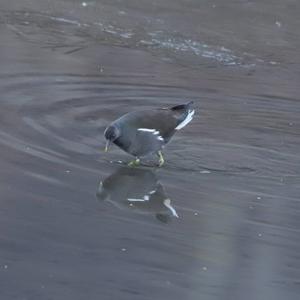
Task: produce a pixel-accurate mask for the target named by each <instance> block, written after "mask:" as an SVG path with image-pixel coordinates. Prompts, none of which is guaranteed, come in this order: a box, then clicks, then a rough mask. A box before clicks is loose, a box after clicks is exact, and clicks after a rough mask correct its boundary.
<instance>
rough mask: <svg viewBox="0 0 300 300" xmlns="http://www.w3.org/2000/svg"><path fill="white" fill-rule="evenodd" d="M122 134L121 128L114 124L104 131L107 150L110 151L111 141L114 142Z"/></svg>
mask: <svg viewBox="0 0 300 300" xmlns="http://www.w3.org/2000/svg"><path fill="white" fill-rule="evenodd" d="M120 135H121V132H120V129H119V128H117V127H116V126H114V125H110V126H108V127H107V128H106V129H105V131H104V137H105V138H106V146H105V152H107V151H108V148H109V145H110V143H112V142H114V141H115V140H116V139H117V138H118V137H119V136H120Z"/></svg>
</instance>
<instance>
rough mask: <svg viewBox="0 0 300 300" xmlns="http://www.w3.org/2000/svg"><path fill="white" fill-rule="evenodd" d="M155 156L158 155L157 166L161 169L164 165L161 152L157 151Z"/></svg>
mask: <svg viewBox="0 0 300 300" xmlns="http://www.w3.org/2000/svg"><path fill="white" fill-rule="evenodd" d="M157 155H158V166H159V167H161V166H162V165H163V164H164V163H165V160H164V157H163V155H162V153H161V151H158V152H157Z"/></svg>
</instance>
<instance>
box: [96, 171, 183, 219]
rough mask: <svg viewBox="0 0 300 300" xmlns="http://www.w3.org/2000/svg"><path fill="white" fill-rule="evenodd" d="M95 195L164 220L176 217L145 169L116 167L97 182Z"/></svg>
mask: <svg viewBox="0 0 300 300" xmlns="http://www.w3.org/2000/svg"><path fill="white" fill-rule="evenodd" d="M97 198H98V199H99V200H100V201H104V202H109V203H111V204H113V205H114V206H116V207H118V208H120V209H128V210H131V211H132V212H135V213H145V214H153V215H155V217H156V218H157V219H158V220H159V221H161V222H164V223H167V222H169V221H170V220H171V219H172V217H177V218H178V215H177V212H176V210H175V208H174V207H173V206H172V205H171V200H170V199H169V198H168V197H167V195H166V193H165V190H164V188H163V186H162V185H161V183H160V182H159V181H158V179H157V177H156V175H155V173H154V172H153V171H150V170H147V169H137V168H128V167H122V168H119V169H118V170H117V171H115V172H114V173H113V174H111V175H110V176H108V177H107V178H105V179H104V180H103V181H102V182H100V184H99V187H98V190H97Z"/></svg>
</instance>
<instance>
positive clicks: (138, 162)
mask: <svg viewBox="0 0 300 300" xmlns="http://www.w3.org/2000/svg"><path fill="white" fill-rule="evenodd" d="M139 164H140V159H139V158H138V157H136V158H135V159H134V160H133V161H131V162H129V163H128V166H129V167H136V166H138V165H139Z"/></svg>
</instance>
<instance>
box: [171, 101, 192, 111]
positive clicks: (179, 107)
mask: <svg viewBox="0 0 300 300" xmlns="http://www.w3.org/2000/svg"><path fill="white" fill-rule="evenodd" d="M193 103H194V101H190V102H188V103H186V104H180V105H176V106H173V107H171V108H170V109H171V110H173V111H180V110H182V111H185V110H188V109H189V108H190V106H191V105H192V104H193Z"/></svg>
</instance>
